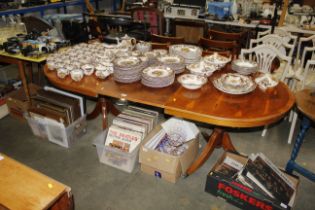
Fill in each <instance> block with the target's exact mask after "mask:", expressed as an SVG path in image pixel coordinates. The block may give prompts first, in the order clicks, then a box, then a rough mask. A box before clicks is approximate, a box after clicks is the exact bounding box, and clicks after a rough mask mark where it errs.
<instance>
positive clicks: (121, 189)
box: [0, 101, 315, 210]
mask: <svg viewBox="0 0 315 210" xmlns="http://www.w3.org/2000/svg"><path fill="white" fill-rule="evenodd" d="M88 104H89V105H88V110H90V109H92V108H93V105H94V102H91V101H90V102H89V103H88ZM199 127H200V128H201V129H202V130H206V131H208V132H210V131H211V128H207V127H205V125H199ZM101 130H102V129H101V119H100V118H97V119H95V120H93V121H89V123H88V131H87V133H86V134H85V135H84V136H83V137H82V138H81V139H80V140H78V142H77V143H76V144H75V145H74V146H73V147H72V148H70V149H65V148H62V147H60V146H58V145H55V144H52V143H50V142H48V141H45V140H42V139H40V138H38V137H35V136H34V135H33V134H32V132H31V130H30V128H29V127H28V124H27V123H21V122H20V121H18V120H16V119H13V118H12V117H10V116H7V117H5V118H3V119H1V120H0V133H1V139H0V152H1V153H4V154H6V155H8V156H10V157H12V158H14V159H16V160H18V161H20V162H22V163H24V164H26V165H28V166H30V167H32V168H34V169H36V170H38V171H40V172H42V173H44V174H46V175H48V176H50V177H52V178H54V179H56V180H58V181H60V182H62V183H64V184H66V185H68V186H70V187H71V188H72V192H73V194H74V198H75V208H76V209H77V210H87V209H93V210H102V209H104V210H120V209H123V210H127V209H132V210H134V209H137V210H141V209H152V210H153V209H183V210H184V209H189V210H191V209H194V210H197V209H203V210H204V209H211V210H227V209H228V210H233V209H238V208H236V207H234V206H232V205H230V204H228V203H226V202H225V201H223V200H222V199H219V198H216V197H214V196H212V195H210V194H208V193H206V192H204V187H205V182H206V175H207V173H208V172H209V170H210V169H211V167H212V166H213V164H214V163H215V162H216V161H217V160H218V158H219V157H220V156H221V155H222V153H223V151H222V150H216V151H215V152H214V154H213V155H212V156H211V157H210V158H209V160H208V161H207V162H206V163H205V164H204V165H203V166H202V167H201V168H200V169H199V170H198V171H197V172H196V173H194V174H193V175H191V176H189V177H188V178H181V179H180V180H179V182H177V183H176V184H171V183H168V182H166V181H163V180H161V179H158V178H155V177H153V176H150V175H147V174H144V173H142V172H141V171H140V168H139V165H137V166H136V169H135V170H134V172H133V173H131V174H128V173H125V172H122V171H120V170H117V169H114V168H111V167H109V166H106V165H104V164H101V163H99V161H98V157H97V154H96V149H95V147H94V146H93V145H92V142H93V139H94V138H95V137H96V136H97V134H98V133H99V132H101ZM288 130H289V123H288V122H287V121H282V122H280V123H278V124H277V125H275V126H273V127H272V128H270V129H269V130H268V133H267V136H266V137H264V138H263V137H261V136H260V134H261V129H254V130H230V131H229V132H230V135H231V138H232V140H233V142H234V144H235V146H236V148H237V149H238V150H239V151H240V152H242V153H245V154H249V153H252V152H263V153H265V154H266V155H267V156H268V157H269V158H270V159H271V160H272V161H273V162H274V163H276V164H277V165H279V166H280V167H284V166H285V164H286V162H287V160H288V158H289V155H290V152H291V148H292V145H288V144H287V143H286V139H287V133H288ZM314 136H315V131H314V128H312V129H311V130H310V131H309V132H308V134H307V136H306V142H305V144H304V145H303V148H302V149H301V152H300V156H299V158H298V160H299V162H300V163H301V164H302V165H304V166H306V167H308V168H309V169H311V170H313V171H315V164H314V162H315V155H314V152H313V151H314V149H315V142H314ZM201 142H202V144H204V141H201ZM314 195H315V183H312V182H310V181H309V180H307V179H305V178H304V177H300V185H299V188H298V195H297V199H296V207H295V209H298V210H308V209H309V210H313V209H315V204H314V202H313V200H314Z"/></svg>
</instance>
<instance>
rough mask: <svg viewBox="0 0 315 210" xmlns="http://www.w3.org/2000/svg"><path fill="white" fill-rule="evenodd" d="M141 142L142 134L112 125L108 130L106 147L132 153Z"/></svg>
mask: <svg viewBox="0 0 315 210" xmlns="http://www.w3.org/2000/svg"><path fill="white" fill-rule="evenodd" d="M141 140H142V133H140V132H137V131H132V130H128V129H126V128H122V127H119V126H117V125H111V126H110V128H109V129H108V133H107V137H106V141H105V146H109V147H114V148H117V149H120V150H121V151H123V152H129V153H131V152H133V150H134V149H136V147H137V146H138V145H139V144H140V142H141Z"/></svg>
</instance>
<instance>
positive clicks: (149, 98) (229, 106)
mask: <svg viewBox="0 0 315 210" xmlns="http://www.w3.org/2000/svg"><path fill="white" fill-rule="evenodd" d="M230 71H231V67H230V65H226V67H225V68H224V69H222V70H219V71H217V72H215V73H214V74H213V75H212V76H211V77H210V78H209V79H208V82H207V84H205V85H204V86H203V87H202V88H200V89H198V90H188V89H185V88H184V87H182V86H181V85H180V84H179V83H178V82H177V81H175V82H174V83H173V84H172V85H171V86H168V87H165V88H159V89H155V88H150V87H146V86H144V85H142V84H141V83H140V82H135V83H131V84H122V83H118V82H115V81H114V78H113V77H112V76H110V77H109V78H107V79H105V80H99V79H97V78H96V77H95V76H88V77H84V78H83V80H81V81H80V82H75V81H72V80H71V78H70V77H67V78H65V79H60V78H58V77H57V75H56V72H55V71H50V70H49V69H48V68H47V66H46V67H45V70H44V72H45V75H46V76H47V78H48V80H49V81H50V82H51V83H52V84H53V85H55V86H57V87H59V88H62V89H65V90H68V91H72V92H75V93H79V94H83V95H87V96H92V97H96V98H98V103H97V104H96V108H95V109H94V111H93V112H92V113H91V114H89V115H88V117H87V118H88V119H92V118H94V117H95V116H96V115H97V113H102V115H103V128H104V129H105V128H106V116H107V113H108V111H112V112H113V113H114V114H118V112H117V110H115V108H114V106H113V105H112V104H110V103H109V102H108V100H107V98H106V97H113V98H117V99H124V100H128V101H132V102H136V103H141V104H146V105H150V106H154V107H159V108H162V109H163V110H164V112H165V113H166V114H169V115H172V116H176V117H181V118H184V119H188V120H194V121H197V122H202V123H207V124H211V125H214V126H215V128H214V130H213V133H212V134H211V135H210V137H209V140H208V143H207V144H206V146H205V147H204V149H203V151H202V152H201V154H200V156H199V157H198V158H197V159H196V160H195V162H194V163H193V164H192V165H191V166H190V168H189V169H188V170H187V171H186V174H187V175H190V174H192V173H193V172H194V171H196V170H197V169H198V168H199V167H200V166H201V165H202V164H203V163H204V162H205V161H206V160H207V159H208V157H209V156H210V155H211V153H212V152H213V151H214V149H215V148H217V147H223V149H225V150H229V151H235V152H236V149H235V147H234V146H233V144H232V141H231V139H230V137H229V134H228V133H227V132H226V131H225V129H226V128H252V127H259V126H265V125H269V124H272V123H275V122H277V121H279V120H280V119H281V118H282V117H284V116H285V114H286V113H287V112H288V111H289V110H290V109H291V108H292V106H293V105H294V102H295V98H294V95H293V94H292V92H291V91H290V90H289V88H288V87H287V85H286V84H284V83H282V82H279V84H278V85H277V86H276V87H274V88H271V89H267V90H266V91H262V90H260V89H259V88H258V87H257V88H256V89H255V90H254V91H252V92H250V93H248V94H243V95H231V94H227V93H224V92H221V91H219V90H217V89H216V88H215V87H214V86H213V84H212V82H211V80H212V79H213V78H214V77H217V76H219V75H220V74H222V73H224V72H230Z"/></svg>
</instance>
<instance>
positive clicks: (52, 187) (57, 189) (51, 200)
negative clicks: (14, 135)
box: [0, 153, 70, 210]
mask: <svg viewBox="0 0 315 210" xmlns="http://www.w3.org/2000/svg"><path fill="white" fill-rule="evenodd" d="M0 159H1V160H0V177H1V178H0V192H1V193H0V209H1V207H2V209H24V210H34V209H38V210H40V209H48V208H51V207H52V206H54V205H55V204H56V202H57V201H59V200H60V199H61V198H62V196H64V195H65V194H66V195H67V194H68V192H69V191H70V188H69V187H67V186H65V185H63V184H61V183H60V182H57V181H56V180H54V179H52V178H49V177H47V176H45V175H43V174H41V173H39V172H38V171H35V170H33V169H31V168H29V167H27V166H25V165H23V164H21V163H19V162H17V161H15V160H13V159H11V158H10V157H8V156H6V155H3V154H1V153H0ZM56 209H58V208H56ZM64 209H69V208H64Z"/></svg>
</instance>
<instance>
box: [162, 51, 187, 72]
mask: <svg viewBox="0 0 315 210" xmlns="http://www.w3.org/2000/svg"><path fill="white" fill-rule="evenodd" d="M157 59H158V61H159V63H160V64H161V65H163V66H166V67H169V68H170V69H173V70H174V72H175V74H179V73H182V72H183V71H185V61H184V58H183V57H181V56H178V55H164V56H160V57H158V58H157Z"/></svg>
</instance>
